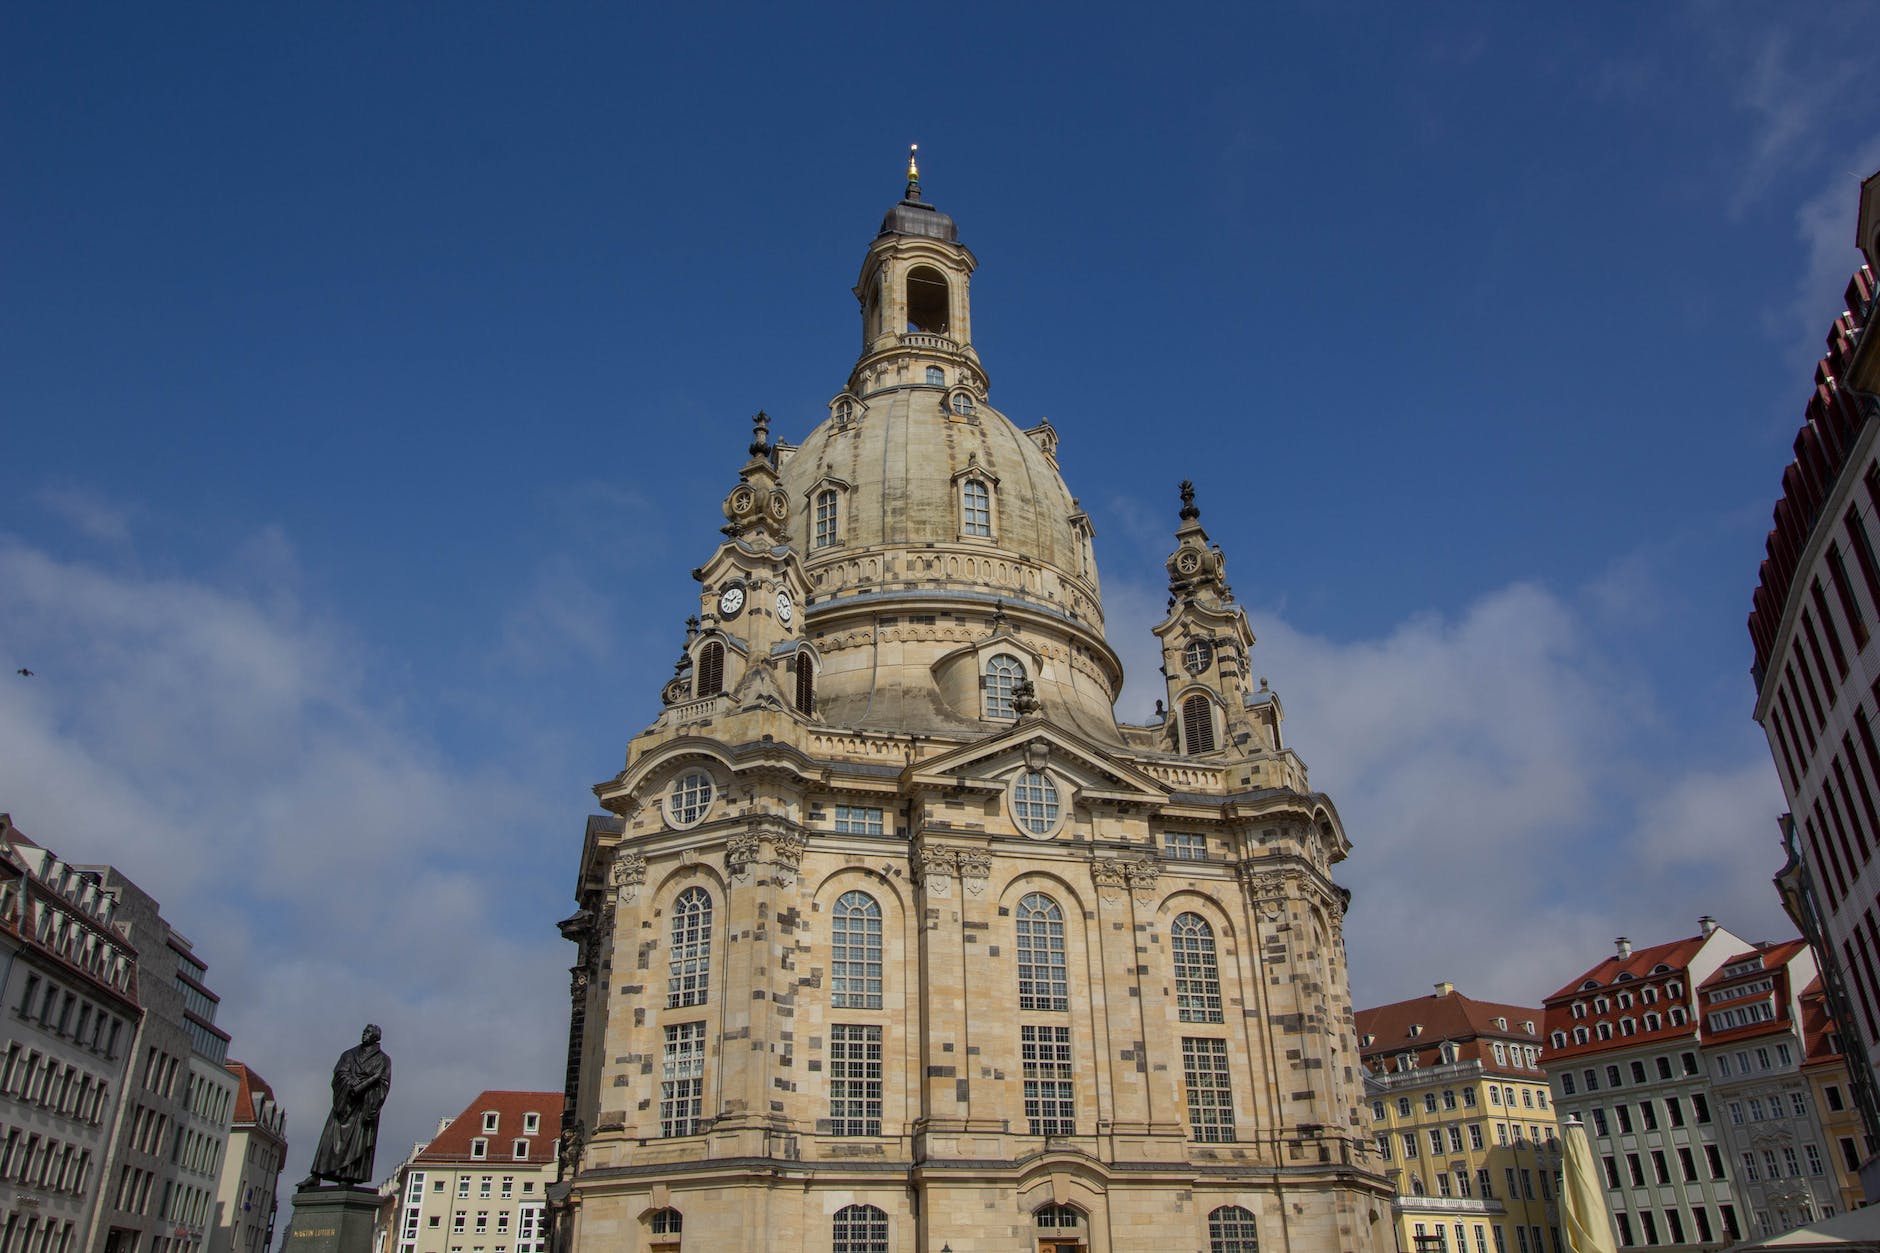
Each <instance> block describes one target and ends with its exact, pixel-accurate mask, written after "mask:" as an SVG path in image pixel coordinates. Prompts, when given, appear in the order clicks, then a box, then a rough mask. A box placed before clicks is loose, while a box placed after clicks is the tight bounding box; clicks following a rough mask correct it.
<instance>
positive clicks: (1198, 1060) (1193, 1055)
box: [1182, 1037, 1235, 1143]
mask: <svg viewBox="0 0 1880 1253" xmlns="http://www.w3.org/2000/svg"><path fill="white" fill-rule="evenodd" d="M1182 1080H1183V1082H1184V1083H1185V1084H1187V1087H1188V1126H1189V1129H1190V1131H1191V1133H1192V1134H1193V1135H1194V1138H1195V1139H1197V1140H1202V1141H1208V1142H1212V1143H1227V1142H1229V1141H1232V1140H1233V1139H1234V1138H1235V1135H1234V1089H1233V1084H1232V1083H1231V1082H1230V1081H1229V1078H1228V1073H1227V1041H1225V1040H1216V1039H1211V1038H1206V1037H1203V1038H1193V1037H1183V1039H1182Z"/></svg>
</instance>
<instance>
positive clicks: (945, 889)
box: [914, 844, 958, 897]
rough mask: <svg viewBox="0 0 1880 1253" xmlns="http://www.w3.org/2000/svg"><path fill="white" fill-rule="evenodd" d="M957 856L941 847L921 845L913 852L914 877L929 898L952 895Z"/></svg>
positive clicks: (952, 851)
mask: <svg viewBox="0 0 1880 1253" xmlns="http://www.w3.org/2000/svg"><path fill="white" fill-rule="evenodd" d="M957 862H958V854H957V853H956V852H955V851H954V850H953V849H950V848H947V847H945V846H943V845H936V844H923V845H921V846H920V847H919V848H917V849H916V850H915V852H914V877H915V879H916V881H918V882H919V884H920V886H921V890H922V891H924V892H926V893H927V895H929V896H935V897H944V896H951V895H952V894H953V876H954V873H955V866H956V865H957Z"/></svg>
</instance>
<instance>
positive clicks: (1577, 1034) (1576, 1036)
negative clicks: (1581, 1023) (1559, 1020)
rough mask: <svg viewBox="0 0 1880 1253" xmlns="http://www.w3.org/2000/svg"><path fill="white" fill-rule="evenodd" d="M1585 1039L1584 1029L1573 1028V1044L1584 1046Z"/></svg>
mask: <svg viewBox="0 0 1880 1253" xmlns="http://www.w3.org/2000/svg"><path fill="white" fill-rule="evenodd" d="M1587 1038H1588V1037H1587V1034H1586V1028H1585V1027H1575V1028H1574V1029H1573V1042H1574V1043H1575V1044H1585V1043H1586V1042H1587Z"/></svg>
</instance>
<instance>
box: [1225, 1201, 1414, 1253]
mask: <svg viewBox="0 0 1880 1253" xmlns="http://www.w3.org/2000/svg"><path fill="white" fill-rule="evenodd" d="M1420 1190H1421V1189H1419V1191H1420ZM1208 1253H1260V1233H1259V1232H1258V1231H1257V1230H1255V1228H1254V1225H1253V1213H1252V1212H1251V1211H1250V1210H1244V1209H1242V1208H1241V1207H1240V1206H1238V1205H1223V1206H1221V1208H1219V1209H1217V1210H1215V1211H1214V1212H1213V1213H1211V1214H1209V1215H1208Z"/></svg>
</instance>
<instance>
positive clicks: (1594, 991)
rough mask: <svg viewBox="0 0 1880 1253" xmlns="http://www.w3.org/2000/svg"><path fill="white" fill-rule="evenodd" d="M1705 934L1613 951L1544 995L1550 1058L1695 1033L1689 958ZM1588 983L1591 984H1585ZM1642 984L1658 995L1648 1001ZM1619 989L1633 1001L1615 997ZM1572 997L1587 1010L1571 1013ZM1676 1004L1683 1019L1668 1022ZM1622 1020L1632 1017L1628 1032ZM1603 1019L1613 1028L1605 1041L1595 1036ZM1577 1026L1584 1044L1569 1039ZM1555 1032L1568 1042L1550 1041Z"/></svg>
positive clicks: (1603, 1021)
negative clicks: (1602, 1001)
mask: <svg viewBox="0 0 1880 1253" xmlns="http://www.w3.org/2000/svg"><path fill="white" fill-rule="evenodd" d="M1709 938H1710V937H1709V936H1704V935H1694V936H1689V937H1686V938H1685V939H1682V940H1671V941H1669V942H1668V943H1664V944H1654V945H1652V946H1651V947H1649V948H1641V949H1633V950H1632V951H1631V952H1630V953H1629V954H1627V955H1626V956H1624V957H1621V956H1619V955H1618V954H1617V953H1614V954H1613V955H1612V956H1610V957H1608V958H1606V959H1605V960H1604V961H1602V962H1600V963H1599V964H1598V965H1597V966H1594V967H1593V968H1592V969H1590V970H1588V971H1587V972H1586V973H1584V974H1582V975H1581V976H1580V977H1579V978H1577V979H1575V980H1574V981H1573V982H1572V983H1569V984H1567V985H1566V986H1565V987H1563V988H1561V989H1560V990H1559V991H1558V992H1555V993H1554V994H1553V995H1552V996H1550V997H1548V998H1547V1021H1546V1024H1545V1029H1546V1031H1547V1037H1548V1041H1549V1043H1548V1046H1547V1061H1548V1063H1549V1064H1552V1063H1553V1062H1555V1061H1560V1060H1564V1059H1567V1058H1572V1057H1580V1056H1583V1055H1585V1054H1589V1053H1604V1052H1607V1051H1609V1050H1612V1049H1619V1048H1633V1047H1636V1046H1637V1045H1640V1044H1644V1043H1649V1042H1652V1041H1669V1040H1680V1039H1693V1038H1695V1037H1696V1035H1697V1028H1698V1022H1699V1020H1700V1019H1699V1016H1698V1015H1697V1013H1696V1011H1695V1010H1694V1009H1693V1005H1694V1004H1695V997H1694V993H1693V991H1692V989H1691V986H1690V978H1689V975H1690V962H1691V959H1692V958H1694V957H1696V956H1697V954H1698V951H1699V950H1701V949H1702V948H1703V947H1704V942H1705V941H1706V940H1708V939H1709ZM1661 967H1662V969H1660V968H1661ZM1673 981H1676V982H1678V983H1679V984H1680V985H1681V986H1680V988H1679V990H1678V993H1677V994H1676V995H1673V994H1672V993H1671V990H1670V989H1669V987H1668V986H1667V985H1668V984H1670V983H1672V982H1673ZM1589 983H1590V984H1592V985H1593V986H1592V987H1588V986H1587V985H1588V984H1589ZM1646 989H1652V991H1653V996H1654V997H1655V998H1656V999H1654V1000H1651V1001H1647V1000H1646V999H1645V996H1644V993H1645V991H1646ZM1622 993H1630V994H1631V995H1632V997H1633V1004H1631V1005H1630V1006H1623V1005H1621V1004H1620V1003H1619V996H1620V995H1621V994H1622ZM1601 996H1604V997H1606V999H1607V1002H1608V1003H1607V1007H1606V1009H1605V1010H1604V1011H1603V1012H1602V1011H1600V1010H1599V1009H1597V1008H1596V1007H1595V1003H1594V1002H1595V998H1597V997H1601ZM1576 1001H1578V1002H1581V1003H1582V1006H1583V1008H1584V1009H1585V1011H1586V1012H1585V1014H1584V1015H1583V1016H1581V1017H1575V1016H1574V1014H1573V1005H1574V1002H1576ZM1674 1006H1675V1007H1677V1008H1679V1009H1680V1010H1682V1011H1683V1016H1684V1021H1683V1022H1681V1023H1680V1022H1673V1021H1672V1015H1671V1010H1672V1008H1673V1007H1674ZM1646 1014H1657V1015H1658V1016H1659V1019H1660V1021H1659V1025H1658V1026H1657V1027H1655V1028H1650V1029H1646V1028H1645V1015H1646ZM1625 1019H1630V1020H1631V1022H1632V1026H1633V1029H1632V1032H1631V1034H1629V1035H1628V1034H1626V1033H1625V1032H1624V1030H1623V1027H1624V1025H1625V1024H1624V1021H1623V1020H1625ZM1601 1023H1605V1024H1606V1025H1607V1026H1608V1027H1609V1028H1611V1032H1612V1033H1611V1035H1610V1036H1609V1037H1608V1038H1606V1039H1603V1040H1602V1039H1601V1038H1600V1037H1599V1024H1601ZM1576 1027H1583V1028H1585V1029H1586V1032H1587V1037H1588V1038H1587V1040H1586V1042H1585V1043H1584V1044H1578V1043H1574V1042H1573V1031H1574V1028H1576ZM1555 1032H1559V1033H1561V1034H1562V1035H1564V1036H1565V1037H1566V1039H1567V1041H1568V1042H1567V1043H1566V1044H1558V1045H1557V1044H1554V1043H1552V1040H1553V1038H1554V1033H1555Z"/></svg>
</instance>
